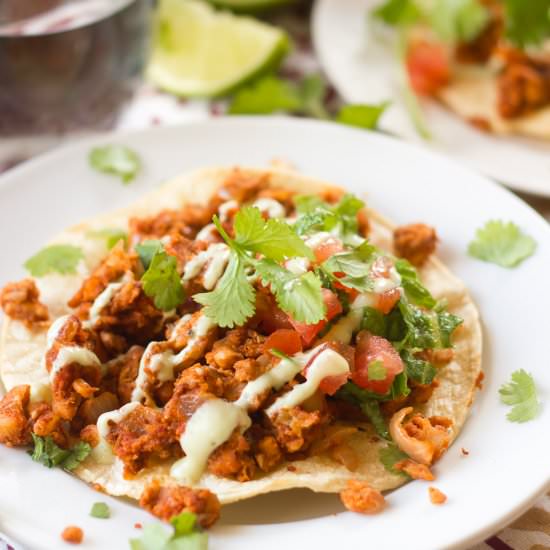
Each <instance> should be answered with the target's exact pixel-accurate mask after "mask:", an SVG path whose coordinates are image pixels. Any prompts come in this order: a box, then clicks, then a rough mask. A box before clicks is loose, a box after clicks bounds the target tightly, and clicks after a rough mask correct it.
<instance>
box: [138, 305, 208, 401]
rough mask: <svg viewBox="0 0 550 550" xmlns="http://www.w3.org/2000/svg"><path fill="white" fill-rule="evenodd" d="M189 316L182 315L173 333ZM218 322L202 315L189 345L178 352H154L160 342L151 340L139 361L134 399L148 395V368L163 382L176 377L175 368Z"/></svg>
mask: <svg viewBox="0 0 550 550" xmlns="http://www.w3.org/2000/svg"><path fill="white" fill-rule="evenodd" d="M189 318H190V317H189V316H187V315H186V316H184V317H182V318H181V319H180V320H179V321H178V323H177V325H176V327H174V332H173V334H176V333H177V330H178V327H180V326H182V325H183V324H185V323H187V322H188V321H189ZM215 326H216V324H215V323H214V321H212V319H210V318H209V317H207V316H206V315H201V316H200V317H199V318H198V320H197V321H196V323H195V324H194V326H193V327H192V329H191V337H190V338H189V340H188V342H187V345H186V346H185V347H184V348H183V349H182V350H181V351H180V352H178V353H177V354H174V352H173V351H172V350H166V351H163V352H161V353H152V350H153V348H154V347H155V346H156V345H157V344H158V343H159V342H151V343H150V344H149V345H148V346H147V347H146V348H145V351H144V353H143V356H142V357H141V361H140V362H139V371H138V375H137V378H136V386H135V388H134V390H133V392H132V398H131V400H132V401H142V400H143V399H144V398H145V397H147V395H148V393H147V386H148V381H149V378H148V376H147V372H146V370H145V369H146V368H147V369H148V370H149V371H151V372H153V373H154V374H155V376H156V377H157V379H158V380H159V381H161V382H165V381H167V380H173V379H174V368H175V367H177V366H178V365H179V364H180V363H182V362H183V361H184V360H185V359H186V358H187V357H188V356H189V355H190V354H191V353H192V351H193V348H194V347H195V345H196V344H197V342H198V341H199V339H200V338H203V337H204V336H207V334H208V332H209V331H210V330H211V329H212V328H214V327H215Z"/></svg>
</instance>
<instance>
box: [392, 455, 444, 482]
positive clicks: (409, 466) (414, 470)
mask: <svg viewBox="0 0 550 550" xmlns="http://www.w3.org/2000/svg"><path fill="white" fill-rule="evenodd" d="M393 467H394V468H395V469H396V470H400V471H402V472H405V473H406V474H408V475H409V476H411V477H412V478H413V479H423V480H425V481H433V480H434V479H435V476H434V475H433V473H432V471H431V470H430V468H428V466H426V465H425V464H419V463H418V462H415V461H414V460H410V459H409V458H407V459H405V460H400V461H399V462H396V463H395V464H394V465H393Z"/></svg>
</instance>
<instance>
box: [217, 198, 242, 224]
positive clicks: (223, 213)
mask: <svg viewBox="0 0 550 550" xmlns="http://www.w3.org/2000/svg"><path fill="white" fill-rule="evenodd" d="M238 209H239V203H238V202H237V201H236V200H230V201H227V202H224V203H223V204H220V207H219V208H218V214H219V215H220V221H221V222H222V223H224V222H226V221H228V220H229V213H230V212H232V211H233V210H238Z"/></svg>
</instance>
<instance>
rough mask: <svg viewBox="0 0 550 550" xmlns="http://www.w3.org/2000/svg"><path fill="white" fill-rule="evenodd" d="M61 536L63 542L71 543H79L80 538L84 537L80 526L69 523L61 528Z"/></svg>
mask: <svg viewBox="0 0 550 550" xmlns="http://www.w3.org/2000/svg"><path fill="white" fill-rule="evenodd" d="M61 538H62V539H63V540H64V541H65V542H69V543H71V544H80V543H81V542H82V539H83V538H84V531H82V529H81V528H80V527H76V526H75V525H69V526H68V527H65V529H63V532H62V533H61Z"/></svg>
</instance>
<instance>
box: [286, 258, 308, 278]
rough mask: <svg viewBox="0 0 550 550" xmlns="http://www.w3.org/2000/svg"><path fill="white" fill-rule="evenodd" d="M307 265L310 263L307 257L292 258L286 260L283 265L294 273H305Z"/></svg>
mask: <svg viewBox="0 0 550 550" xmlns="http://www.w3.org/2000/svg"><path fill="white" fill-rule="evenodd" d="M309 266H310V263H309V260H308V259H307V258H292V259H291V260H287V261H286V263H285V267H286V268H287V269H288V270H289V271H290V272H291V273H294V274H295V275H303V274H304V273H307V272H308V270H309Z"/></svg>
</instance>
